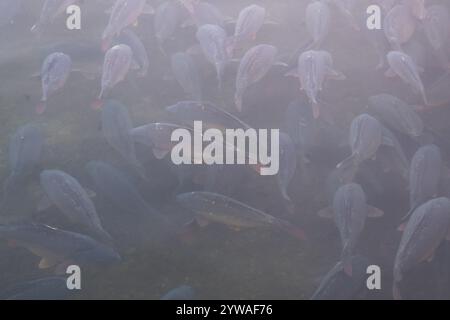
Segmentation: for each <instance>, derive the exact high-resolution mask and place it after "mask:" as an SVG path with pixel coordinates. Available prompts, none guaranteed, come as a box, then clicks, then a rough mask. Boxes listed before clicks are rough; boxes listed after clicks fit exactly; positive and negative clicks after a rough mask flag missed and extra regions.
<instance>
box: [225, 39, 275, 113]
mask: <svg viewBox="0 0 450 320" xmlns="http://www.w3.org/2000/svg"><path fill="white" fill-rule="evenodd" d="M277 54H278V49H277V48H276V47H274V46H271V45H267V44H261V45H257V46H255V47H253V48H251V49H250V50H248V51H247V53H246V54H245V55H244V57H243V58H242V60H241V62H240V65H239V69H238V73H237V76H236V92H235V98H234V99H235V103H236V108H237V109H238V111H242V97H243V95H244V93H245V91H246V90H247V88H248V87H250V86H251V85H252V84H254V83H256V82H258V81H260V80H261V79H262V78H263V77H264V76H265V75H266V74H267V73H268V72H269V70H270V68H272V66H273V65H274V63H275V61H276V57H277Z"/></svg>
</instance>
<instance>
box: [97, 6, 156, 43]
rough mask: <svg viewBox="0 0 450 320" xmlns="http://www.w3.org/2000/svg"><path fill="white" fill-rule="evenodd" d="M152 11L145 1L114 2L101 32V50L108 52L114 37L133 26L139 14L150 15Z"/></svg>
mask: <svg viewBox="0 0 450 320" xmlns="http://www.w3.org/2000/svg"><path fill="white" fill-rule="evenodd" d="M152 13H154V10H153V8H152V7H150V6H149V5H147V4H146V0H116V2H115V3H114V6H113V7H112V11H111V15H110V17H109V21H108V25H107V26H106V28H105V31H103V35H102V48H103V51H106V50H108V48H109V46H110V44H111V41H112V40H113V39H114V37H116V36H118V35H120V33H121V32H122V30H124V29H125V28H126V27H129V26H131V25H133V24H135V23H136V22H137V20H138V18H139V16H140V15H141V14H152Z"/></svg>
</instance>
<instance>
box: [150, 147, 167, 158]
mask: <svg viewBox="0 0 450 320" xmlns="http://www.w3.org/2000/svg"><path fill="white" fill-rule="evenodd" d="M152 152H153V155H154V156H155V158H156V159H158V160H162V159H164V158H165V157H166V155H167V154H168V153H169V151H168V150H163V149H157V148H153V149H152Z"/></svg>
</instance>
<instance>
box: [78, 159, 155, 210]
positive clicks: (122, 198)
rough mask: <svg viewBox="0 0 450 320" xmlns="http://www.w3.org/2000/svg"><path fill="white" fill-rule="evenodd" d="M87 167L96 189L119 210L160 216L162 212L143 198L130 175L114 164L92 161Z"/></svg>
mask: <svg viewBox="0 0 450 320" xmlns="http://www.w3.org/2000/svg"><path fill="white" fill-rule="evenodd" d="M86 168H87V171H88V173H89V176H90V177H91V179H92V181H93V182H94V185H95V191H96V192H97V193H98V194H99V195H100V196H101V197H102V198H104V199H107V200H108V201H109V202H111V203H112V204H113V205H114V206H115V207H117V208H119V210H122V211H124V212H127V213H129V214H135V215H136V214H137V215H143V216H148V215H150V216H152V217H159V216H160V213H159V212H157V211H156V210H155V209H153V208H152V207H151V206H150V205H149V204H148V203H147V202H146V201H145V200H144V199H143V198H142V196H141V194H140V193H139V191H138V189H137V188H136V187H135V186H134V185H133V184H132V183H131V182H130V181H129V179H128V177H127V176H126V175H124V174H123V173H122V172H120V171H119V170H117V169H116V168H114V167H113V166H111V165H109V164H107V163H104V162H100V161H91V162H89V163H88V164H87V167H86Z"/></svg>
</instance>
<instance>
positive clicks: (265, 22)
mask: <svg viewBox="0 0 450 320" xmlns="http://www.w3.org/2000/svg"><path fill="white" fill-rule="evenodd" d="M264 25H271V26H279V25H280V23H279V22H278V21H275V20H271V19H266V20H265V21H264Z"/></svg>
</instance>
